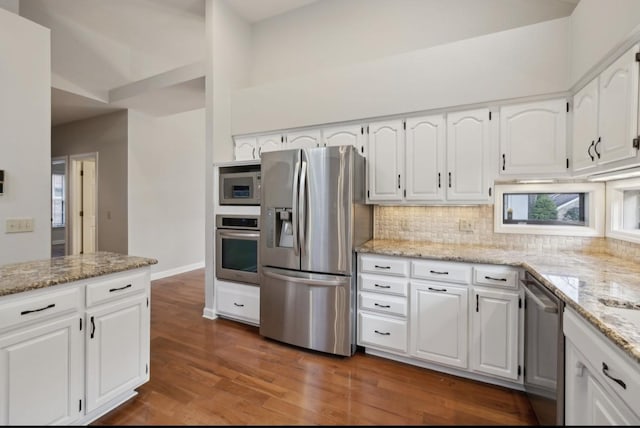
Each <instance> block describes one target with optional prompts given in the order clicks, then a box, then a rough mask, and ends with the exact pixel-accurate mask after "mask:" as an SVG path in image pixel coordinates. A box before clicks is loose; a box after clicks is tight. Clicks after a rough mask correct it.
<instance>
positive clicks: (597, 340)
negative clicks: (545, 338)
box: [563, 308, 640, 411]
mask: <svg viewBox="0 0 640 428" xmlns="http://www.w3.org/2000/svg"><path fill="white" fill-rule="evenodd" d="M563 321H564V322H563V330H564V334H565V336H566V338H567V340H569V341H571V342H572V343H573V345H574V346H575V347H576V348H577V349H578V350H579V351H580V353H582V355H583V356H584V357H585V358H586V360H587V361H588V362H589V363H590V365H591V366H592V369H593V372H594V374H596V375H597V377H598V379H599V381H600V382H601V383H602V384H603V385H607V386H608V387H609V388H610V389H611V390H612V391H614V392H615V393H616V394H617V395H618V396H619V397H620V398H621V399H622V401H624V402H625V403H626V404H627V405H628V406H629V407H630V408H631V409H634V410H635V411H637V409H640V368H639V367H638V363H637V362H635V361H633V360H632V359H631V358H630V357H628V356H627V355H624V354H623V353H622V351H621V350H619V349H618V348H617V347H616V345H615V344H614V343H612V342H611V341H610V340H609V339H607V338H606V337H605V336H604V335H603V334H602V333H600V332H599V331H597V330H596V329H595V327H593V326H591V325H589V324H587V321H585V320H583V319H582V318H581V317H580V316H579V315H577V314H576V313H575V312H573V311H572V310H571V309H570V308H566V309H565V311H564V317H563ZM605 370H606V372H607V374H608V375H609V376H610V377H609V376H607V375H606V374H605V373H604V371H605ZM612 378H616V379H619V380H621V381H622V382H624V384H625V387H622V385H620V384H618V383H617V382H615V381H614V380H613V379H612Z"/></svg>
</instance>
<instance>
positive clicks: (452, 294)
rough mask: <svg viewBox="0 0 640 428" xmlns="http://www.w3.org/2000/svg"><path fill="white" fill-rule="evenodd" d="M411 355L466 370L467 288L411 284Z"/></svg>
mask: <svg viewBox="0 0 640 428" xmlns="http://www.w3.org/2000/svg"><path fill="white" fill-rule="evenodd" d="M410 305H411V321H410V325H411V355H412V356H414V357H416V358H420V359H423V360H427V361H432V362H434V363H440V364H447V365H449V366H454V367H461V368H467V338H468V331H467V319H468V318H467V307H468V304H467V289H466V288H465V287H457V286H452V285H450V284H441V283H435V282H434V283H427V282H422V281H420V282H419V281H412V282H411V302H410Z"/></svg>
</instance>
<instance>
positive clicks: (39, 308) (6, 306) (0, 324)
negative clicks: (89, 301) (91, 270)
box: [0, 286, 82, 330]
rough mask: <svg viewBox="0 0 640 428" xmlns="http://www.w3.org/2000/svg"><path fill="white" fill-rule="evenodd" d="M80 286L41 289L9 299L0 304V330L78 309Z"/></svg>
mask: <svg viewBox="0 0 640 428" xmlns="http://www.w3.org/2000/svg"><path fill="white" fill-rule="evenodd" d="M80 296H81V293H80V287H79V286H78V287H74V288H66V289H64V290H59V291H49V290H47V291H43V292H41V293H37V294H29V295H28V296H25V297H24V298H20V299H15V300H14V299H11V300H10V301H9V302H7V303H3V304H0V330H5V329H9V328H12V327H20V326H21V324H29V323H31V322H32V321H39V320H44V319H47V318H52V317H55V316H58V315H62V314H64V313H70V312H75V311H78V310H79V308H80V306H81V304H82V301H81V297H80Z"/></svg>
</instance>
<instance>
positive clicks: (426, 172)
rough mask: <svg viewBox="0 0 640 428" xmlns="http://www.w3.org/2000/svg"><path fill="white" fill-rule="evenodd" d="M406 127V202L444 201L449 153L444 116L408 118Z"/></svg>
mask: <svg viewBox="0 0 640 428" xmlns="http://www.w3.org/2000/svg"><path fill="white" fill-rule="evenodd" d="M406 128H407V129H406V156H405V159H406V160H405V166H406V168H405V189H406V194H405V199H406V200H407V201H441V200H443V199H444V188H443V186H442V176H443V175H444V173H445V168H444V162H445V150H446V141H445V137H446V130H445V121H444V116H442V115H436V116H427V117H416V118H411V119H407V122H406Z"/></svg>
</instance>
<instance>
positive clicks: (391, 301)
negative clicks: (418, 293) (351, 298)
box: [358, 292, 408, 317]
mask: <svg viewBox="0 0 640 428" xmlns="http://www.w3.org/2000/svg"><path fill="white" fill-rule="evenodd" d="M358 305H359V307H360V309H365V310H370V311H376V312H381V313H385V314H388V315H397V316H401V317H406V316H407V310H408V308H407V306H408V305H407V299H406V298H405V297H397V296H386V295H383V294H379V293H367V292H360V293H358Z"/></svg>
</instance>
